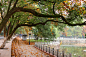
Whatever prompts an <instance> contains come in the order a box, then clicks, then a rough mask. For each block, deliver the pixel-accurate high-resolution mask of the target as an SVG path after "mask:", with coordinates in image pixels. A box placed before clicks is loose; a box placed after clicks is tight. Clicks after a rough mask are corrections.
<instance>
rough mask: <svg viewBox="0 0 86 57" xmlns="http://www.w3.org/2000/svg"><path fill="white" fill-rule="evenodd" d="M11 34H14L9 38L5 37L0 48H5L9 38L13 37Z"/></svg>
mask: <svg viewBox="0 0 86 57" xmlns="http://www.w3.org/2000/svg"><path fill="white" fill-rule="evenodd" d="M11 36H12V35H9V36H8V37H7V38H5V39H4V42H3V44H2V45H1V47H0V49H3V48H4V47H5V45H6V42H7V40H8V38H11Z"/></svg>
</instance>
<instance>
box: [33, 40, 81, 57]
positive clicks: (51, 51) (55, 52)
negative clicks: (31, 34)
mask: <svg viewBox="0 0 86 57" xmlns="http://www.w3.org/2000/svg"><path fill="white" fill-rule="evenodd" d="M46 44H47V43H45V42H40V43H39V42H36V43H35V45H34V46H35V47H36V48H38V49H40V50H42V51H44V52H46V53H48V54H50V55H53V56H55V57H72V54H71V53H68V54H66V53H65V51H63V50H62V51H60V50H59V49H55V48H51V47H49V46H48V45H46ZM48 44H49V43H48ZM78 57H81V56H78Z"/></svg>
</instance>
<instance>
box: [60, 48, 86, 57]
mask: <svg viewBox="0 0 86 57" xmlns="http://www.w3.org/2000/svg"><path fill="white" fill-rule="evenodd" d="M61 49H63V50H64V52H65V53H67V54H68V53H71V54H72V56H73V57H78V56H81V57H86V51H85V50H86V47H60V50H61Z"/></svg>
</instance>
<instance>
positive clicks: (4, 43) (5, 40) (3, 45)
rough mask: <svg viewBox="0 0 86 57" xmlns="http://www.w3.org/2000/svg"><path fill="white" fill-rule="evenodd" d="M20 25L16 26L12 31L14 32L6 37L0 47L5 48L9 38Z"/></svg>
mask: <svg viewBox="0 0 86 57" xmlns="http://www.w3.org/2000/svg"><path fill="white" fill-rule="evenodd" d="M18 27H19V26H18V25H17V26H16V27H15V28H14V30H13V31H12V33H11V34H10V35H9V36H8V37H7V38H5V39H4V42H3V44H2V45H1V47H0V49H3V48H4V47H5V45H6V42H7V40H8V39H10V38H11V37H12V35H13V33H14V32H15V31H16V29H17V28H18Z"/></svg>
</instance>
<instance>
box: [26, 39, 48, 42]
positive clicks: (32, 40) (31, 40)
mask: <svg viewBox="0 0 86 57" xmlns="http://www.w3.org/2000/svg"><path fill="white" fill-rule="evenodd" d="M27 41H28V42H29V39H27ZM30 42H47V41H44V40H34V39H30Z"/></svg>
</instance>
